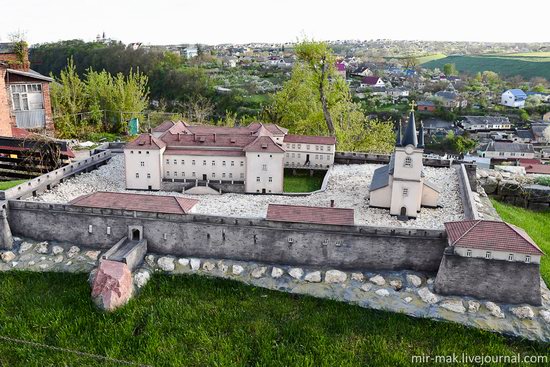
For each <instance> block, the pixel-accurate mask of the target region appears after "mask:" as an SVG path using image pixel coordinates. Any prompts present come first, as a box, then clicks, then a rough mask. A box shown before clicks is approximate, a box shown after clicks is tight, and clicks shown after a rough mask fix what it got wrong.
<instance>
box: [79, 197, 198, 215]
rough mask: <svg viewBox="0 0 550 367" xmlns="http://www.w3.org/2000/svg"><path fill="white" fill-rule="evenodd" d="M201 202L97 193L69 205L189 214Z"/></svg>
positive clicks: (173, 198)
mask: <svg viewBox="0 0 550 367" xmlns="http://www.w3.org/2000/svg"><path fill="white" fill-rule="evenodd" d="M198 202H199V201H198V200H194V199H187V198H180V197H175V196H159V195H142V194H127V193H120V192H95V193H92V194H89V195H84V196H80V197H78V198H76V199H74V200H73V201H71V202H70V203H69V204H71V205H74V206H83V207H88V208H102V209H119V210H135V211H138V212H152V213H165V214H187V213H189V211H190V210H191V208H193V207H194V206H195V205H196V204H197V203H198Z"/></svg>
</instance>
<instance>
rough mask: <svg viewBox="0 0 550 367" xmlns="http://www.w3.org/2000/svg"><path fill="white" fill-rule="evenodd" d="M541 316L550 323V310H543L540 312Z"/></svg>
mask: <svg viewBox="0 0 550 367" xmlns="http://www.w3.org/2000/svg"><path fill="white" fill-rule="evenodd" d="M539 315H540V317H542V319H543V320H544V322H546V323H547V324H550V311H548V310H541V311H540V312H539Z"/></svg>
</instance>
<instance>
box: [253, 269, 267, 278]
mask: <svg viewBox="0 0 550 367" xmlns="http://www.w3.org/2000/svg"><path fill="white" fill-rule="evenodd" d="M266 271H267V266H260V267H259V268H255V269H254V270H252V273H250V275H252V277H253V278H256V279H258V278H261V277H263V276H264V274H265V272H266Z"/></svg>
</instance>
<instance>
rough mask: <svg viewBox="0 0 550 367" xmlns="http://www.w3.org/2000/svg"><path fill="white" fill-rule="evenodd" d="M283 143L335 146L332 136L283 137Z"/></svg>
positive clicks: (334, 139)
mask: <svg viewBox="0 0 550 367" xmlns="http://www.w3.org/2000/svg"><path fill="white" fill-rule="evenodd" d="M283 141H284V142H285V143H305V144H326V145H334V144H336V138H335V137H334V136H309V135H285V138H284V139H283Z"/></svg>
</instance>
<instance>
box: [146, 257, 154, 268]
mask: <svg viewBox="0 0 550 367" xmlns="http://www.w3.org/2000/svg"><path fill="white" fill-rule="evenodd" d="M145 263H146V264H147V265H149V266H150V267H152V268H154V267H155V255H147V256H145Z"/></svg>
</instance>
